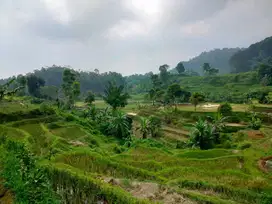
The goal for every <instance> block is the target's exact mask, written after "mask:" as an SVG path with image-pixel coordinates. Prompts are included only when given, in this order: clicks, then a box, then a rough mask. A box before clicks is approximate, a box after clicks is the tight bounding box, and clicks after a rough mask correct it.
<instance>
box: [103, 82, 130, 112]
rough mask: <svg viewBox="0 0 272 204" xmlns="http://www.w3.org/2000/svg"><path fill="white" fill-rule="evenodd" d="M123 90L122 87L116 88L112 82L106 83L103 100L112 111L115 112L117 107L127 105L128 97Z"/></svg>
mask: <svg viewBox="0 0 272 204" xmlns="http://www.w3.org/2000/svg"><path fill="white" fill-rule="evenodd" d="M124 88H125V87H124V86H122V85H121V86H118V85H116V84H115V83H113V82H109V83H108V86H107V87H106V89H105V92H104V96H103V99H104V101H105V102H106V103H107V104H109V105H110V106H111V107H112V108H113V110H116V109H117V108H118V107H125V106H126V105H127V104H128V99H129V97H130V96H129V94H128V93H126V92H125V90H124Z"/></svg>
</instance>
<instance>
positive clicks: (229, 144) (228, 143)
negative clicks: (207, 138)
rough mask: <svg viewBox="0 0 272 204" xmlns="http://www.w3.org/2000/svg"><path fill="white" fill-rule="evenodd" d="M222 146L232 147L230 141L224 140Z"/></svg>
mask: <svg viewBox="0 0 272 204" xmlns="http://www.w3.org/2000/svg"><path fill="white" fill-rule="evenodd" d="M222 147H223V148H225V149H230V148H231V147H232V144H231V141H229V140H228V141H225V142H224V143H223V145H222Z"/></svg>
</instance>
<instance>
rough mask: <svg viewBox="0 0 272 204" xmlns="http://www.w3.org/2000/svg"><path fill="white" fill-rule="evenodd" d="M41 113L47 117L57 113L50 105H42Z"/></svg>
mask: <svg viewBox="0 0 272 204" xmlns="http://www.w3.org/2000/svg"><path fill="white" fill-rule="evenodd" d="M40 111H41V112H42V113H43V114H45V115H52V114H54V113H55V110H54V108H52V107H51V106H50V105H49V104H46V103H42V104H41V106H40Z"/></svg>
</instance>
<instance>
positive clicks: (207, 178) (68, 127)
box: [0, 102, 272, 204]
mask: <svg viewBox="0 0 272 204" xmlns="http://www.w3.org/2000/svg"><path fill="white" fill-rule="evenodd" d="M9 106H10V107H9ZM16 106H20V104H19V103H16V102H14V103H7V104H5V107H6V108H5V109H1V110H0V114H2V115H5V120H1V124H0V135H5V136H6V137H7V138H8V139H10V140H14V141H18V142H23V143H25V144H26V145H27V147H28V148H29V149H30V150H31V151H32V152H33V153H34V154H35V155H36V156H38V158H39V164H40V165H41V167H42V168H44V169H46V171H47V172H48V175H49V176H50V178H51V180H52V182H53V187H54V189H55V190H57V189H58V190H57V192H58V194H59V196H60V197H61V198H62V199H63V200H66V201H70V203H85V202H86V201H88V203H96V202H97V201H107V202H108V203H118V204H119V203H155V202H161V203H187V204H191V203H226V204H227V203H267V204H268V203H271V202H272V200H271V198H270V197H269V196H268V195H269V193H271V192H272V179H271V177H272V174H271V173H270V174H267V173H264V172H262V171H261V170H260V169H259V167H258V160H259V159H260V158H261V157H264V156H268V155H272V139H271V138H272V127H271V126H269V125H268V126H264V127H263V128H262V129H261V132H262V133H263V135H264V137H262V138H259V139H252V138H247V139H246V140H247V141H249V142H251V143H252V146H251V147H250V148H248V149H245V150H236V149H212V150H206V151H201V150H192V149H176V148H173V147H171V146H167V145H165V143H164V142H163V141H162V140H163V138H161V139H147V140H139V139H136V140H135V141H134V143H133V144H132V146H131V147H130V148H128V147H126V146H124V145H122V144H121V143H120V141H118V140H117V139H115V138H112V137H106V136H104V135H101V133H99V131H97V130H96V129H95V127H93V126H92V125H91V124H90V123H88V121H87V120H84V119H82V118H78V117H76V116H71V114H68V113H64V112H56V113H54V112H44V111H42V110H41V109H40V108H39V107H35V106H33V107H32V106H30V105H29V106H22V107H20V108H18V107H17V108H15V107H16ZM11 107H12V109H14V111H8V112H6V111H5V110H6V109H9V110H10V109H11ZM19 109H20V114H23V115H24V117H25V118H27V119H22V118H21V117H20V114H19V112H18V110H19ZM14 115H18V120H16V119H15V118H14ZM189 129H190V126H188V130H189ZM120 146H121V147H123V148H122V151H120V149H119V148H118V147H120ZM269 199H270V200H269Z"/></svg>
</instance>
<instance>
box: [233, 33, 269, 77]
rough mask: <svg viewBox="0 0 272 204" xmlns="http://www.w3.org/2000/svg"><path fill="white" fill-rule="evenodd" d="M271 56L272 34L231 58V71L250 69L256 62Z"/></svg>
mask: <svg viewBox="0 0 272 204" xmlns="http://www.w3.org/2000/svg"><path fill="white" fill-rule="evenodd" d="M269 57H272V36H271V37H268V38H265V39H264V40H262V41H260V42H257V43H254V44H252V45H250V46H249V47H248V48H247V49H244V50H240V51H239V52H237V53H235V54H234V55H233V56H232V57H231V58H230V66H231V71H232V72H235V73H238V72H247V71H250V70H252V69H253V68H254V67H255V65H256V64H258V63H259V62H263V61H265V60H267V59H268V58H269Z"/></svg>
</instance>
